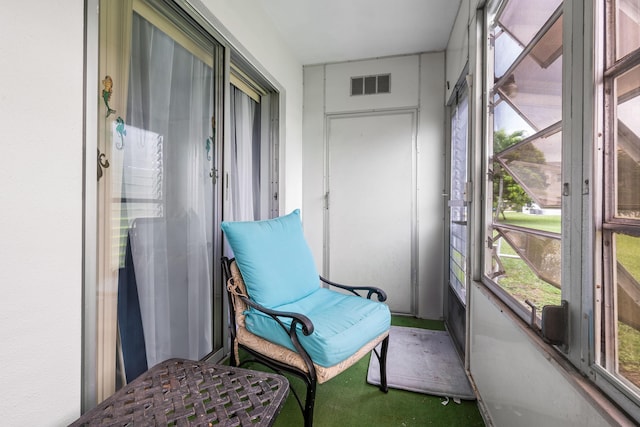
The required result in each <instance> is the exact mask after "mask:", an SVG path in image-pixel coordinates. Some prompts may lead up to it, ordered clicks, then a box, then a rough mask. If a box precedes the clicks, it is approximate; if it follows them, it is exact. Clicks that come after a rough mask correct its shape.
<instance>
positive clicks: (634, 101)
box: [615, 66, 640, 218]
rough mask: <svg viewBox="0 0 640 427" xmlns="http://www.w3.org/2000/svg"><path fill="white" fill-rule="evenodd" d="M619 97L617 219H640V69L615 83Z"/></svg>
mask: <svg viewBox="0 0 640 427" xmlns="http://www.w3.org/2000/svg"><path fill="white" fill-rule="evenodd" d="M615 87H616V97H617V102H616V104H617V110H616V115H617V119H618V120H617V127H618V132H617V138H616V171H615V177H616V181H615V182H616V195H617V203H616V216H617V217H625V218H640V192H639V191H638V189H637V186H638V183H640V120H638V117H640V96H638V95H640V66H636V67H635V68H632V69H631V70H629V71H628V72H626V73H624V74H622V75H621V76H620V77H618V78H617V79H616V80H615Z"/></svg>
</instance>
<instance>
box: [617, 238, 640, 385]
mask: <svg viewBox="0 0 640 427" xmlns="http://www.w3.org/2000/svg"><path fill="white" fill-rule="evenodd" d="M614 241H615V251H616V265H617V268H616V276H617V280H616V281H617V286H616V289H617V298H616V303H617V304H616V305H617V314H616V320H617V334H616V336H617V342H616V346H615V347H616V348H617V355H618V357H617V366H618V374H619V375H620V376H622V377H624V378H626V379H627V380H629V381H630V382H632V383H633V384H634V385H635V386H638V387H640V258H639V257H638V255H637V254H638V253H639V252H640V238H637V237H631V236H625V235H621V234H618V235H616V236H615V238H614Z"/></svg>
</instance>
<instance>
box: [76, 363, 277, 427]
mask: <svg viewBox="0 0 640 427" xmlns="http://www.w3.org/2000/svg"><path fill="white" fill-rule="evenodd" d="M288 394H289V382H288V381H287V379H286V378H285V377H283V376H281V375H276V374H272V373H265V372H259V371H253V370H249V369H243V368H234V367H230V366H223V365H216V364H212V363H206V362H196V361H192V360H185V359H170V360H167V361H165V362H162V363H159V364H158V365H156V366H154V367H153V368H151V369H150V370H148V371H147V372H145V373H144V374H142V375H140V376H139V377H138V378H136V379H135V380H134V381H132V382H130V383H129V384H127V385H126V386H124V387H123V388H122V389H120V390H118V391H117V392H116V393H115V394H114V395H112V396H111V397H109V398H107V399H106V400H105V401H104V402H102V403H100V404H99V405H98V406H96V407H95V408H93V409H92V410H90V411H88V412H86V413H85V414H84V415H82V417H80V418H79V419H78V420H76V421H75V422H74V423H73V424H71V426H74V427H75V426H149V425H163V426H167V425H170V426H216V427H226V426H249V425H250V426H271V425H272V424H273V422H274V421H275V418H276V416H277V415H278V413H279V412H280V409H281V408H282V405H283V404H284V401H285V400H286V398H287V395H288Z"/></svg>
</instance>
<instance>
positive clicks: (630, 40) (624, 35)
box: [616, 0, 640, 59]
mask: <svg viewBox="0 0 640 427" xmlns="http://www.w3.org/2000/svg"><path fill="white" fill-rule="evenodd" d="M638 47H640V0H617V1H616V59H620V58H622V57H623V56H625V55H627V54H629V53H631V52H633V51H634V50H635V49H637V48H638Z"/></svg>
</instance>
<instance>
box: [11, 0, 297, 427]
mask: <svg viewBox="0 0 640 427" xmlns="http://www.w3.org/2000/svg"><path fill="white" fill-rule="evenodd" d="M206 4H207V5H208V7H210V8H211V10H212V11H213V12H212V13H213V14H214V15H215V17H216V18H217V20H218V21H219V22H221V23H222V25H223V26H224V27H225V29H226V30H228V32H230V33H232V34H233V36H235V42H236V43H240V44H241V45H242V46H240V47H241V48H242V49H243V50H244V51H246V52H248V53H249V55H250V56H251V57H252V58H254V59H256V60H257V61H259V62H260V65H261V66H262V67H263V68H265V69H266V70H267V71H268V73H269V74H270V76H271V77H272V78H273V79H275V80H276V81H277V83H278V85H279V87H281V88H282V90H283V95H284V96H285V100H286V109H285V110H284V111H283V114H282V116H281V141H282V142H283V146H282V151H281V153H282V158H281V161H280V164H281V176H282V180H281V185H282V186H283V187H286V188H287V192H286V195H285V201H284V203H283V204H282V207H283V209H284V210H287V211H288V210H291V209H293V208H294V207H299V206H301V204H302V184H301V181H302V180H301V168H302V161H301V159H302V155H301V152H302V150H301V139H302V66H301V65H300V64H299V63H298V62H297V60H296V59H295V58H294V57H293V56H292V55H291V54H290V53H289V51H288V50H287V48H286V44H285V43H283V41H282V40H281V39H280V38H279V36H278V35H277V34H276V32H275V31H274V30H273V29H272V28H270V27H268V26H266V25H265V22H266V19H265V17H264V15H263V14H261V13H260V11H259V10H255V9H253V8H251V7H250V5H249V4H248V3H246V2H238V1H230V0H229V1H215V0H210V1H207V2H206ZM194 5H196V6H197V7H201V6H202V4H201V3H199V2H197V0H196V1H194ZM209 15H210V14H209ZM225 29H222V30H225ZM83 32H84V11H83V5H82V2H68V1H63V0H32V1H29V2H17V1H14V2H5V3H4V4H3V9H2V13H0V61H2V64H1V67H0V70H1V71H0V76H1V77H2V84H0V126H1V129H2V131H1V133H0V135H1V136H0V185H1V190H0V207H2V209H0V286H1V289H2V296H1V297H0V343H2V350H1V351H0V366H2V369H0V384H2V386H3V387H2V391H0V413H1V414H2V424H3V425H14V426H19V425H31V424H33V423H34V422H37V423H38V424H40V425H45V426H46V425H66V424H69V423H70V422H72V421H73V420H74V419H75V418H77V417H78V416H79V415H80V403H81V362H82V354H81V344H82V338H81V332H82V258H83V252H82V197H83V195H82V187H83V172H82V170H83V127H82V123H83V114H84V111H83V108H84V106H83V99H84V97H83V81H84V75H83V67H84V59H83V58H84V47H83ZM222 32H224V31H222ZM90 182H92V181H90ZM36 420H37V421H36Z"/></svg>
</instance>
